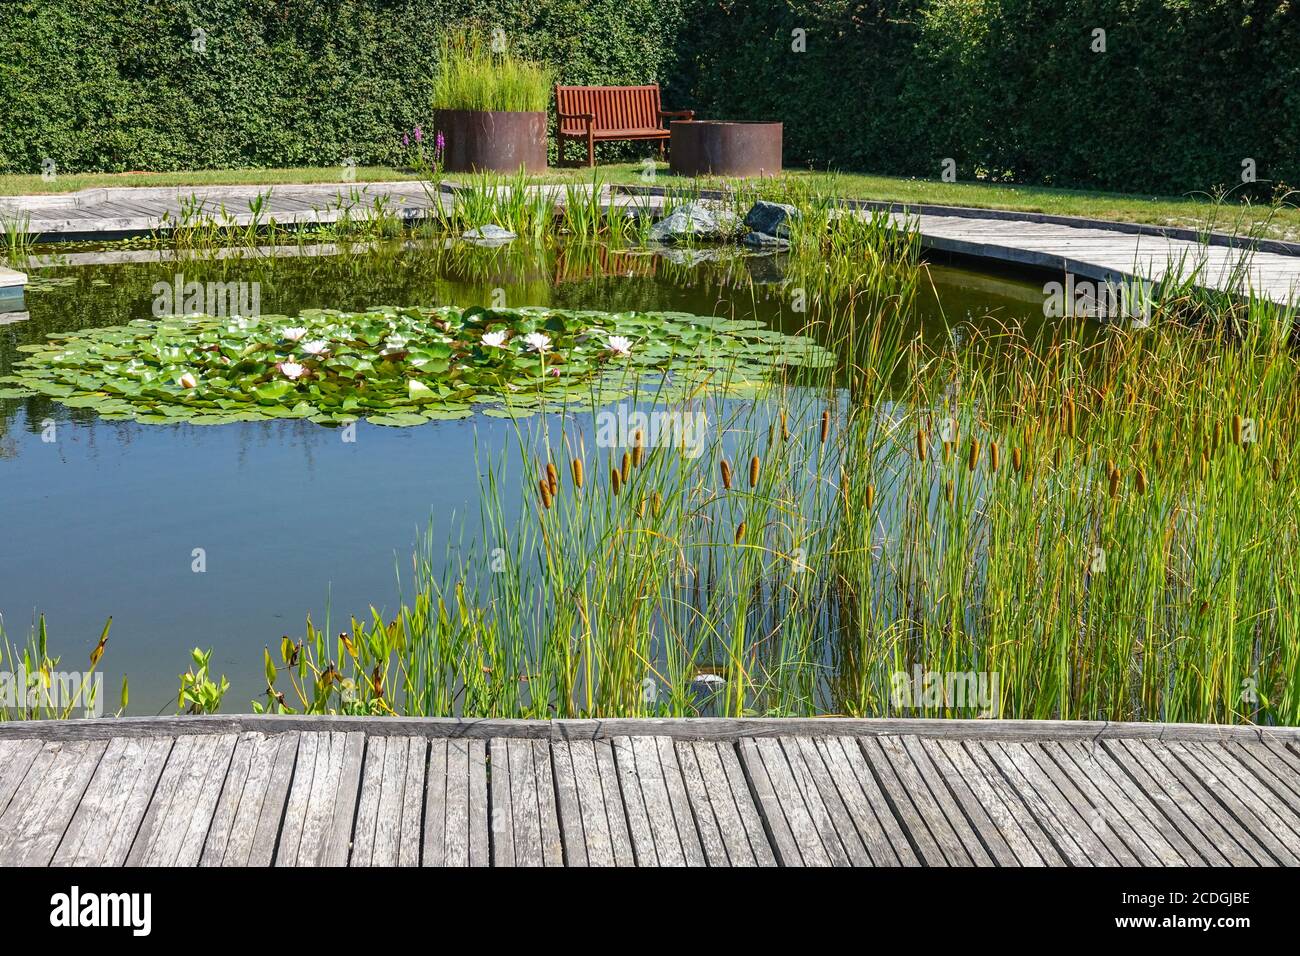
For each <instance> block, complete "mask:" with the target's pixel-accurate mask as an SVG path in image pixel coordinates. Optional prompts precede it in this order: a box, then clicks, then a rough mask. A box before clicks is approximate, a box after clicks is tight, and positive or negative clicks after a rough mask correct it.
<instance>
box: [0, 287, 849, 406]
mask: <svg viewBox="0 0 1300 956" xmlns="http://www.w3.org/2000/svg"><path fill="white" fill-rule="evenodd" d="M629 343H630V347H629ZM20 350H21V351H22V352H24V353H25V356H24V358H23V359H22V361H21V362H20V363H19V364H18V365H17V367H16V368H15V369H14V373H15V374H13V375H10V376H6V377H5V378H4V380H3V381H0V386H3V387H2V388H0V398H22V397H26V396H29V395H44V396H47V397H50V398H54V399H57V400H60V401H62V402H63V403H64V404H66V405H69V406H70V407H74V408H86V409H92V410H95V411H97V412H99V413H100V414H102V415H105V416H112V417H113V418H115V419H119V418H124V417H134V418H135V419H136V420H137V421H141V422H149V423H165V422H189V423H192V424H196V425H209V424H221V423H225V422H239V421H262V420H265V419H269V418H299V419H308V420H310V421H313V422H317V423H319V424H321V425H326V426H335V425H339V424H343V423H346V422H351V421H355V420H356V419H357V418H360V417H368V419H369V420H370V421H371V422H372V423H374V424H379V425H392V426H399V427H400V426H409V425H419V424H423V423H425V422H428V421H438V420H451V419H457V418H465V417H467V416H469V415H471V414H473V412H474V409H475V407H478V408H479V409H480V410H481V411H483V412H484V413H486V414H491V415H493V416H494V417H496V416H501V417H521V416H524V415H528V414H533V413H535V412H537V411H543V410H548V409H559V408H570V409H572V408H574V407H586V406H591V405H593V404H603V403H606V402H611V401H616V400H618V399H619V398H621V397H625V396H627V395H629V394H631V393H632V392H633V391H639V392H640V393H642V394H644V393H645V392H646V391H647V390H653V392H654V393H655V394H657V395H659V396H660V397H661V398H664V399H671V398H676V397H681V396H685V395H688V394H690V393H691V392H692V391H693V390H695V389H697V388H698V387H700V386H701V385H703V384H704V383H706V382H707V383H708V384H709V386H710V387H712V388H720V389H723V390H724V391H729V393H730V394H734V395H738V396H742V395H748V394H750V393H752V391H753V389H754V387H755V385H756V383H759V382H762V381H765V380H767V379H768V378H769V377H770V376H771V374H772V373H773V372H774V371H775V370H777V369H779V368H782V367H787V366H788V367H791V368H797V367H802V366H820V365H825V364H827V363H829V362H830V361H831V356H830V354H829V353H828V352H827V351H826V350H825V349H822V348H820V347H819V346H818V345H816V344H815V343H814V342H813V341H812V340H810V339H807V338H802V337H798V336H790V335H786V334H784V333H782V332H779V331H777V330H774V329H770V328H768V327H766V326H765V325H763V324H762V323H761V322H758V321H755V320H746V319H733V318H720V317H716V316H697V315H691V314H688V313H684V312H617V313H607V312H596V311H591V310H582V311H572V310H564V309H549V308H544V307H540V306H528V307H523V308H517V309H488V308H484V307H482V306H474V307H471V308H468V309H458V308H453V307H450V306H443V307H440V308H399V307H391V306H384V307H377V308H373V309H370V310H368V311H365V312H340V311H337V310H334V309H309V310H306V311H304V312H301V313H299V314H298V315H297V316H293V317H286V316H280V315H264V316H262V317H260V318H250V319H240V320H239V321H238V322H232V321H231V320H230V319H229V318H223V317H216V316H203V315H187V316H164V317H162V318H158V319H137V320H134V321H132V322H130V323H129V324H127V325H125V326H115V327H111V328H103V329H86V330H82V331H77V332H69V333H57V334H55V335H52V336H50V337H49V339H48V340H47V341H46V342H44V343H39V344H33V345H24V346H21V347H20Z"/></svg>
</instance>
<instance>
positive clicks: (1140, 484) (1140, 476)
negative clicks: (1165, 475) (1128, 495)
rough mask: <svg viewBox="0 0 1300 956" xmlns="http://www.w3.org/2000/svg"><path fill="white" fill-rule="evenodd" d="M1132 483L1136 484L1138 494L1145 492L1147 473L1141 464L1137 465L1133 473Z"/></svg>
mask: <svg viewBox="0 0 1300 956" xmlns="http://www.w3.org/2000/svg"><path fill="white" fill-rule="evenodd" d="M1133 483H1134V484H1135V485H1137V492H1138V494H1140V495H1145V494H1146V493H1147V473H1146V469H1145V468H1143V467H1142V466H1141V465H1139V466H1138V470H1137V471H1136V472H1135V473H1134V475H1133Z"/></svg>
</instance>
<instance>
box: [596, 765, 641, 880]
mask: <svg viewBox="0 0 1300 956" xmlns="http://www.w3.org/2000/svg"><path fill="white" fill-rule="evenodd" d="M592 751H593V752H594V753H595V755H596V772H597V774H598V775H599V777H600V787H601V790H602V792H603V793H604V795H605V820H606V823H607V824H608V825H609V842H610V846H611V847H612V848H613V851H614V865H615V866H636V863H637V859H636V851H635V849H634V848H633V846H632V833H631V830H630V828H629V824H628V815H627V809H626V808H625V807H624V805H623V788H622V787H621V786H620V785H619V779H618V762H617V760H616V759H615V757H614V748H613V745H612V744H611V743H610V741H608V740H595V741H592Z"/></svg>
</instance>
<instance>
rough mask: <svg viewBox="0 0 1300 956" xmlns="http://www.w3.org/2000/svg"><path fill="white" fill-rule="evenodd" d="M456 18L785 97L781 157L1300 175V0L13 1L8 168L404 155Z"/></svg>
mask: <svg viewBox="0 0 1300 956" xmlns="http://www.w3.org/2000/svg"><path fill="white" fill-rule="evenodd" d="M466 20H473V21H476V22H478V23H480V24H484V25H489V26H499V27H501V28H502V29H504V30H505V31H506V32H507V35H508V36H509V37H510V38H511V40H512V42H513V43H514V44H515V45H516V46H517V47H518V48H519V49H520V50H521V52H523V53H525V54H527V55H531V56H537V57H542V58H545V59H547V60H548V61H550V62H551V63H552V64H553V65H555V67H556V68H557V70H558V71H559V73H560V75H561V77H562V79H563V80H565V81H567V82H612V83H619V82H640V81H645V80H650V79H658V80H659V81H660V82H661V83H662V84H663V85H664V86H665V100H666V102H667V104H668V105H670V106H672V107H694V108H696V109H697V110H699V111H701V114H702V115H706V116H718V117H733V118H773V119H780V120H782V121H784V122H785V124H786V148H787V162H788V164H790V165H796V164H797V165H810V166H814V167H819V168H823V167H827V166H833V167H840V168H845V169H859V170H867V171H873V172H881V173H893V174H900V175H917V176H926V177H936V176H937V175H938V174H939V170H940V164H941V162H942V161H943V159H944V158H947V157H951V158H952V159H954V160H955V161H956V164H957V170H958V176H959V178H962V179H970V178H973V177H975V176H981V177H986V178H994V179H1002V180H1010V181H1023V182H1035V183H1044V184H1053V185H1064V186H1092V187H1102V188H1113V189H1118V190H1124V191H1131V192H1141V191H1150V192H1172V193H1180V192H1186V191H1192V190H1204V189H1210V188H1212V187H1214V186H1216V185H1220V184H1222V185H1234V184H1237V183H1238V182H1239V181H1240V173H1241V162H1242V159H1243V158H1245V157H1252V158H1253V159H1254V160H1255V161H1256V164H1257V171H1258V172H1257V175H1258V176H1259V178H1260V179H1261V180H1268V181H1271V183H1272V182H1277V181H1286V182H1291V183H1300V15H1297V13H1296V12H1295V10H1294V8H1293V6H1292V3H1291V2H1289V0H1054V2H1050V0H895V2H883V0H7V2H5V4H4V7H3V16H0V129H3V130H5V135H4V136H3V137H0V171H5V172H35V171H38V170H39V169H40V164H41V160H42V158H44V157H47V156H48V157H50V158H52V159H54V160H55V162H56V163H57V164H58V168H59V169H60V170H63V171H67V172H72V171H94V170H108V171H114V170H125V169H150V170H172V169H185V168H219V167H236V166H286V165H322V166H324V165H334V164H338V163H341V162H342V161H343V160H344V158H345V157H355V158H356V160H357V162H359V163H362V164H371V163H397V162H400V160H401V152H400V147H399V145H398V141H399V139H400V136H401V133H402V131H403V130H406V129H409V128H411V127H412V126H413V125H415V124H416V123H419V122H424V123H426V124H427V122H428V119H429V110H428V100H429V77H430V75H431V73H432V71H433V70H434V69H435V68H436V62H435V60H436V56H435V50H434V43H433V40H434V37H435V35H436V33H437V31H438V29H439V28H440V27H441V26H443V25H446V24H449V23H453V22H461V21H466ZM196 27H198V28H201V29H203V30H205V31H206V51H205V52H204V53H203V54H201V55H200V54H198V53H196V52H195V51H194V50H193V49H192V48H191V38H192V30H193V29H194V28H196ZM1095 28H1102V29H1105V30H1106V41H1107V51H1106V52H1105V53H1094V52H1093V51H1092V50H1091V49H1090V44H1091V42H1092V31H1093V30H1094V29H1095ZM796 29H799V30H803V31H805V32H806V37H807V50H806V52H802V53H796V52H793V51H792V49H791V43H792V31H794V30H796ZM637 148H638V147H632V149H633V150H635V149H637ZM627 151H628V150H627V148H624V149H622V150H619V149H618V148H617V147H615V148H614V149H613V150H611V151H610V152H607V153H606V157H607V158H612V157H613V156H615V155H626V153H627ZM1271 183H1270V184H1269V187H1265V186H1261V187H1257V189H1256V192H1257V193H1259V192H1264V191H1267V189H1268V188H1271Z"/></svg>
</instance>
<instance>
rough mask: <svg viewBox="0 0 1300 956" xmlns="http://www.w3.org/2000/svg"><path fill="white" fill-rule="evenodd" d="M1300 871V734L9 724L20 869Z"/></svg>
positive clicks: (917, 723) (894, 723)
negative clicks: (1128, 868)
mask: <svg viewBox="0 0 1300 956" xmlns="http://www.w3.org/2000/svg"><path fill="white" fill-rule="evenodd" d="M1279 864H1281V865H1297V864H1300V733H1298V732H1297V731H1296V730H1294V729H1277V730H1263V729H1259V730H1256V729H1247V728H1216V727H1204V726H1186V725H1160V724H1093V723H1063V722H1046V721H1044V722H1029V721H948V722H943V721H929V720H910V721H909V720H879V721H871V720H843V719H820V720H791V721H780V720H747V721H737V720H711V719H702V720H662V721H659V720H615V721H577V720H575V721H456V720H438V719H428V720H419V719H400V718H394V719H384V718H372V719H352V718H305V717H304V718H294V717H255V716H251V715H250V716H244V717H210V718H204V717H193V718H158V719H154V718H128V719H123V720H111V719H108V720H96V721H64V722H48V723H27V724H0V865H21V866H47V865H54V866H96V865H97V866H245V865H251V866H271V865H275V866H439V865H453V866H488V865H493V866H774V865H784V866H900V865H901V866H916V865H928V866H1042V865H1050V866H1138V865H1145V866H1183V865H1212V866H1223V865H1229V866H1273V865H1279Z"/></svg>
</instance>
